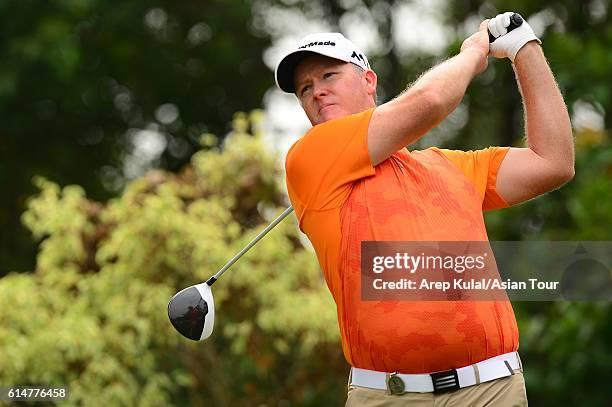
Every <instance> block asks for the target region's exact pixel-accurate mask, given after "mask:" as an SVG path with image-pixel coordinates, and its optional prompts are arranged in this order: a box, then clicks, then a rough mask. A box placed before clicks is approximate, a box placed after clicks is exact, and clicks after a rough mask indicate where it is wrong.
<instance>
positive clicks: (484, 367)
mask: <svg viewBox="0 0 612 407" xmlns="http://www.w3.org/2000/svg"><path fill="white" fill-rule="evenodd" d="M512 14H513V13H504V14H500V15H498V16H496V17H495V18H493V19H491V20H485V21H483V22H482V24H481V25H480V28H479V30H478V32H476V33H475V34H473V35H472V36H470V37H469V38H467V39H466V40H465V41H464V42H463V44H462V46H461V51H460V52H459V54H458V55H455V56H454V57H452V58H450V59H448V60H446V61H445V62H443V63H441V64H439V65H437V66H436V67H434V68H432V69H431V70H429V71H428V72H427V73H425V74H423V75H422V76H421V77H420V78H419V79H418V80H417V81H416V82H415V83H414V84H413V85H412V86H410V87H409V88H408V89H406V90H405V91H404V92H402V93H401V94H400V95H398V96H397V97H396V98H395V99H393V100H391V101H389V102H387V103H384V104H382V105H380V106H376V85H377V77H376V73H374V71H372V69H371V68H370V65H369V63H368V59H367V57H366V56H365V54H364V53H363V52H361V51H360V50H359V48H357V47H356V46H355V45H354V44H353V43H352V42H351V41H349V40H348V39H346V38H345V37H344V36H343V35H342V34H339V33H319V34H312V35H308V36H306V37H304V38H303V39H302V40H301V41H300V42H299V43H298V45H297V46H296V48H294V49H292V50H291V51H290V52H288V53H287V54H286V55H285V56H284V57H283V58H282V60H281V61H280V63H279V64H278V66H277V69H276V81H277V84H278V86H279V87H280V88H281V89H282V90H283V91H285V92H289V93H294V94H295V95H296V96H297V98H298V101H299V103H300V105H301V106H302V108H303V109H304V112H305V113H306V115H307V116H308V119H309V120H310V122H311V123H312V125H313V127H312V128H311V129H310V130H309V131H308V132H307V133H306V134H305V135H304V136H303V137H302V138H300V139H299V140H298V141H297V142H296V143H295V144H294V145H293V146H292V147H291V149H290V150H289V153H288V154H287V159H286V174H287V175H286V176H287V187H288V192H289V198H290V199H291V202H292V204H293V207H294V208H295V212H296V216H297V218H298V221H299V227H300V229H301V230H302V231H303V232H304V233H305V234H306V235H307V236H308V238H309V239H310V241H311V242H312V244H313V246H314V248H315V251H316V255H317V257H318V260H319V263H320V265H321V268H322V269H323V272H324V276H325V279H326V282H327V285H328V287H329V289H330V291H331V293H332V295H333V298H334V300H335V302H336V306H337V315H338V323H339V326H340V333H341V336H342V348H343V351H344V355H345V357H346V360H347V361H348V363H349V364H350V365H351V367H352V368H351V374H350V376H349V388H348V399H347V403H346V405H347V406H356V405H359V406H382V405H385V406H386V405H389V406H395V405H397V406H400V405H401V406H404V405H418V406H434V405H436V406H437V405H456V406H481V405H482V406H483V405H487V406H489V405H492V406H526V405H527V397H526V390H525V382H524V379H523V373H522V372H523V369H522V365H521V361H520V358H519V356H518V353H517V350H518V347H519V334H518V328H517V324H516V320H515V316H514V311H513V309H512V305H511V304H510V302H509V301H422V302H420V301H379V302H376V301H361V297H360V294H361V286H360V284H361V280H360V275H361V270H360V244H361V242H362V241H372V240H378V241H383V240H386V241H483V240H484V241H486V240H488V238H487V232H486V229H485V224H484V221H483V214H482V212H483V211H484V210H491V209H499V208H504V207H508V206H510V205H514V204H518V203H520V202H523V201H526V200H529V199H531V198H534V197H536V196H538V195H540V194H543V193H545V192H547V191H551V190H553V189H555V188H558V187H559V186H561V185H562V184H564V183H566V182H567V181H568V180H570V179H571V178H572V177H573V175H574V152H573V138H572V132H571V126H570V121H569V117H568V113H567V110H566V107H565V104H564V101H563V97H562V96H561V93H560V92H559V89H558V87H557V85H556V83H555V80H554V77H553V74H552V72H551V70H550V68H549V66H548V64H547V61H546V59H545V57H544V54H543V52H542V48H541V47H540V43H541V42H540V40H539V39H538V38H537V37H536V36H535V34H534V33H533V30H532V29H531V27H530V26H529V25H528V24H527V22H523V24H522V25H520V26H519V27H518V28H516V29H514V30H512V31H509V32H508V30H507V27H509V26H510V16H511V15H512ZM487 29H488V31H490V32H491V34H492V35H493V37H496V38H497V39H496V40H495V41H494V42H492V43H491V44H490V43H489V38H488V32H487ZM489 55H491V56H494V57H496V58H508V59H510V61H511V63H512V67H513V68H514V70H515V73H516V78H517V83H518V86H519V89H520V92H521V95H522V99H523V104H524V110H525V128H526V132H527V141H528V145H529V147H528V148H510V147H489V148H485V149H482V150H475V151H456V150H445V149H440V148H434V147H432V148H429V149H426V150H422V151H417V150H414V151H408V150H407V149H406V148H405V147H406V146H408V145H410V144H412V143H414V142H415V141H417V140H418V139H419V138H420V137H422V136H423V135H424V134H426V133H427V132H428V131H429V130H431V129H432V128H434V127H435V126H436V125H437V124H438V123H440V122H441V121H442V120H443V119H444V118H445V117H446V116H447V115H448V114H449V113H451V112H452V111H453V110H454V109H455V108H456V107H457V105H458V104H459V102H460V101H461V98H462V97H463V95H464V94H465V91H466V88H467V86H468V85H469V83H470V81H471V80H472V79H473V78H474V77H475V76H476V75H478V74H479V73H481V72H483V71H484V70H485V69H486V67H487V63H488V61H487V57H488V56H489ZM446 403H448V404H446Z"/></svg>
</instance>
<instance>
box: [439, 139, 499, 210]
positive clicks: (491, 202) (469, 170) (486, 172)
mask: <svg viewBox="0 0 612 407" xmlns="http://www.w3.org/2000/svg"><path fill="white" fill-rule="evenodd" d="M437 150H438V151H440V152H441V153H442V154H444V156H445V157H446V158H448V159H449V160H450V161H451V162H453V163H454V164H455V165H456V166H457V167H459V169H460V170H461V171H462V172H463V173H464V175H465V176H466V177H467V178H468V179H469V180H471V181H472V183H473V184H474V186H475V187H476V189H477V190H478V192H479V193H480V196H481V197H482V209H483V210H484V211H487V210H492V209H500V208H506V207H508V206H510V205H509V204H508V203H507V202H506V201H505V200H504V198H502V197H501V196H500V195H499V193H498V192H497V189H496V188H495V184H496V182H497V172H498V171H499V167H500V165H501V163H502V161H503V160H504V157H505V156H506V154H507V153H508V151H509V150H510V147H488V148H485V149H483V150H475V151H472V150H470V151H461V150H447V149H437Z"/></svg>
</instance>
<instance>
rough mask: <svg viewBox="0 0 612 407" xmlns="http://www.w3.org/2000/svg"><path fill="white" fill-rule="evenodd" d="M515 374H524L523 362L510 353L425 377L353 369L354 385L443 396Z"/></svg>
mask: <svg viewBox="0 0 612 407" xmlns="http://www.w3.org/2000/svg"><path fill="white" fill-rule="evenodd" d="M515 370H521V371H522V365H521V359H520V357H519V355H518V352H510V353H505V354H503V355H499V356H495V357H492V358H490V359H486V360H483V361H482V362H478V363H475V364H473V365H469V366H465V367H460V368H458V369H451V370H447V371H443V372H435V373H425V374H404V373H386V372H377V371H375V370H367V369H359V368H356V367H353V368H352V369H351V380H350V384H352V385H355V386H361V387H369V388H371V389H379V390H389V391H390V392H391V393H392V394H402V393H405V392H416V393H430V392H434V393H443V392H447V391H451V390H456V389H459V388H463V387H468V386H473V385H476V384H480V383H484V382H488V381H491V380H495V379H499V378H502V377H507V376H510V375H513V374H514V371H515Z"/></svg>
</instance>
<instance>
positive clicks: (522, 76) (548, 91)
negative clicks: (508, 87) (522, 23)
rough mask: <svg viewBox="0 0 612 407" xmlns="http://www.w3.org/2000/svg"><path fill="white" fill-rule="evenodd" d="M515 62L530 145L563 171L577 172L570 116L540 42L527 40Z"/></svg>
mask: <svg viewBox="0 0 612 407" xmlns="http://www.w3.org/2000/svg"><path fill="white" fill-rule="evenodd" d="M513 66H514V70H515V73H516V78H517V81H518V84H519V89H520V91H521V95H522V97H523V105H524V109H525V131H526V133H527V142H528V145H529V148H530V149H531V150H533V151H534V152H535V153H536V154H538V155H539V156H540V157H542V158H545V159H546V160H547V161H548V162H550V163H551V165H553V166H554V167H556V168H558V170H559V171H561V172H567V173H568V174H569V175H573V171H574V140H573V137H572V128H571V124H570V119H569V115H568V113H567V108H566V106H565V102H564V101H563V96H562V95H561V92H560V91H559V88H558V87H557V84H556V82H555V79H554V76H553V74H552V71H551V70H550V67H549V66H548V63H547V62H546V58H545V57H544V53H543V52H542V48H541V47H540V46H539V45H538V44H537V43H536V42H530V43H528V44H526V45H525V46H524V47H523V48H521V50H520V51H519V52H518V54H517V55H516V58H515V60H514V65H513Z"/></svg>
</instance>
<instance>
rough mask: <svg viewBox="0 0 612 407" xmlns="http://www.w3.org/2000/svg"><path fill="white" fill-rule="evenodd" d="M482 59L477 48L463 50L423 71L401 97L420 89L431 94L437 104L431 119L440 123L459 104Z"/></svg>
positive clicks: (408, 95)
mask: <svg viewBox="0 0 612 407" xmlns="http://www.w3.org/2000/svg"><path fill="white" fill-rule="evenodd" d="M481 60H482V55H479V51H476V50H473V49H469V50H466V51H463V52H461V53H459V54H458V55H455V56H454V57H452V58H450V59H448V60H446V61H444V62H443V63H441V64H439V65H437V66H435V67H434V68H432V69H431V70H429V71H428V72H426V73H425V74H423V75H422V76H421V77H420V78H419V80H417V81H416V82H415V83H414V85H413V86H412V87H411V88H410V89H408V91H407V92H406V95H402V96H406V97H408V98H409V97H410V96H411V95H410V93H411V92H422V93H425V94H427V95H428V96H430V97H432V98H433V99H434V100H435V103H434V105H435V106H436V107H438V109H436V110H435V111H434V112H432V119H433V120H435V121H436V122H439V121H441V120H442V119H444V118H445V117H446V116H448V115H449V114H450V113H451V112H452V111H453V110H455V108H456V107H457V105H459V102H461V99H462V98H463V96H464V95H465V91H466V90H467V87H468V85H469V84H470V82H471V81H472V79H473V78H474V76H476V74H477V72H478V69H477V67H478V65H479V63H480V61H481Z"/></svg>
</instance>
